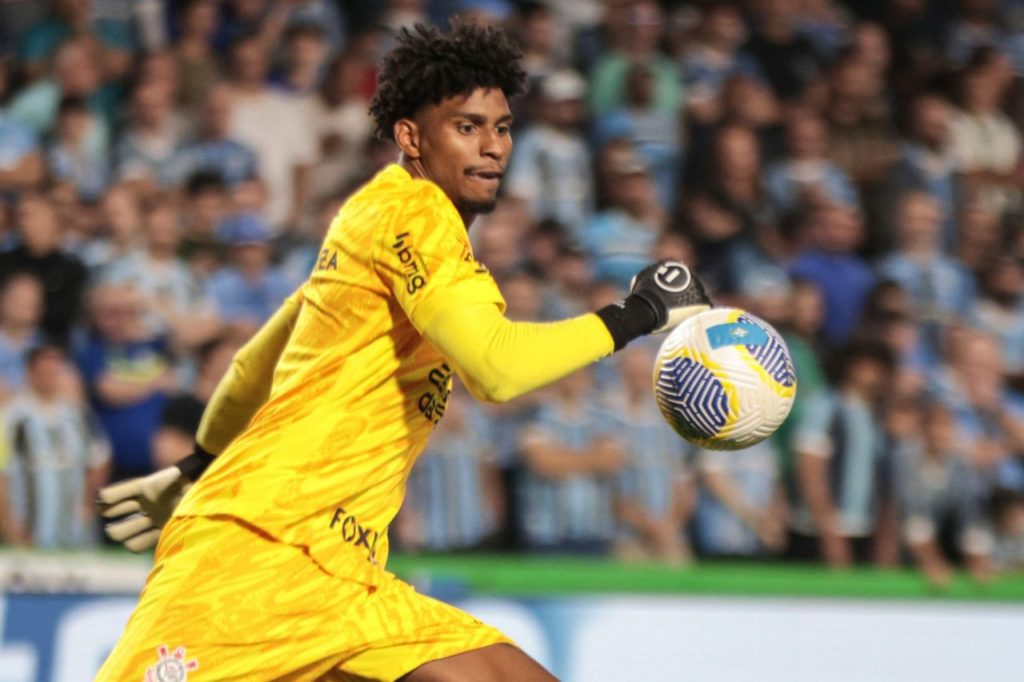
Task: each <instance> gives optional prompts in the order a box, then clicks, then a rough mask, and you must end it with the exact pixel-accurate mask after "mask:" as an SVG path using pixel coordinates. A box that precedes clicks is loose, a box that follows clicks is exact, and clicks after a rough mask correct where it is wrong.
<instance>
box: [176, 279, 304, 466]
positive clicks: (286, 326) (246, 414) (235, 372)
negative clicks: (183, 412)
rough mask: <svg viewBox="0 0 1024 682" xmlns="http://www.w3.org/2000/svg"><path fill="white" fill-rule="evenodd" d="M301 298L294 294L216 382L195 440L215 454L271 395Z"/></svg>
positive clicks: (236, 434) (243, 347) (225, 445)
mask: <svg viewBox="0 0 1024 682" xmlns="http://www.w3.org/2000/svg"><path fill="white" fill-rule="evenodd" d="M301 301H302V298H301V296H299V295H296V294H293V295H292V296H290V297H289V298H288V299H287V300H285V302H284V304H283V305H282V306H281V307H280V308H278V309H277V312H276V313H274V315H273V316H272V317H271V318H270V319H269V320H267V322H266V323H265V324H264V325H263V327H261V328H260V330H259V331H258V332H256V334H255V336H253V337H252V338H251V339H249V342H248V343H246V344H245V345H244V346H242V348H241V349H239V351H238V352H237V353H235V357H234V359H233V360H232V362H231V366H230V367H229V368H228V371H227V373H226V374H225V375H224V377H223V378H222V379H221V380H220V383H218V384H217V388H216V389H214V391H213V395H212V396H211V397H210V403H209V404H208V405H207V406H206V410H204V411H203V419H202V421H200V422H199V430H198V432H197V433H196V443H197V444H198V445H199V446H200V447H201V448H202V449H203V450H205V451H206V452H208V453H210V454H213V455H216V454H218V453H220V452H222V451H223V450H224V449H225V448H227V446H228V444H230V443H231V441H233V440H234V439H235V437H236V436H238V434H239V433H241V432H242V429H244V428H245V427H246V425H248V423H249V420H250V419H252V417H253V415H254V414H256V410H258V409H259V408H260V407H262V406H263V403H265V402H266V401H267V398H268V397H269V396H270V388H271V385H272V384H273V379H274V369H275V368H276V367H277V360H278V358H280V357H281V352H282V351H284V347H285V344H287V343H288V337H289V336H291V333H292V329H293V328H294V326H295V320H296V319H298V316H299V310H300V309H301V307H302V306H301Z"/></svg>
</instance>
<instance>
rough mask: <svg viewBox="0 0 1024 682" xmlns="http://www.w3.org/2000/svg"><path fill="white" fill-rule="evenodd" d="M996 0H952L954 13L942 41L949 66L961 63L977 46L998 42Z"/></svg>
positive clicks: (990, 46)
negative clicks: (954, 0) (953, 0)
mask: <svg viewBox="0 0 1024 682" xmlns="http://www.w3.org/2000/svg"><path fill="white" fill-rule="evenodd" d="M999 4H1000V3H998V2H994V1H993V0H959V2H957V3H955V5H956V10H955V11H956V14H955V15H954V17H953V20H952V22H951V23H950V26H949V32H948V35H947V36H946V39H945V41H944V44H945V56H946V61H947V62H948V63H949V64H950V65H951V66H954V67H958V66H964V65H965V64H966V63H967V62H968V61H969V60H970V58H971V56H972V55H974V54H975V53H976V52H977V50H979V49H980V48H986V47H988V48H993V47H999V46H1000V45H1001V44H1002V42H1003V31H1002V29H1001V28H1000V25H999V18H1000V17H999Z"/></svg>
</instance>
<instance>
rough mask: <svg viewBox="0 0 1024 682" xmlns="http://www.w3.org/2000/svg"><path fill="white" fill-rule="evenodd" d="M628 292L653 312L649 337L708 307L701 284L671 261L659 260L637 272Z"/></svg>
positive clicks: (692, 275) (669, 328)
mask: <svg viewBox="0 0 1024 682" xmlns="http://www.w3.org/2000/svg"><path fill="white" fill-rule="evenodd" d="M629 293H630V298H632V297H633V296H636V297H638V298H640V299H642V300H643V301H644V302H645V303H646V304H647V305H649V306H650V307H651V308H652V309H653V310H654V314H655V316H656V318H657V322H656V324H655V327H654V331H653V332H652V333H653V334H660V333H661V332H666V331H669V330H671V329H674V328H675V327H676V326H677V325H679V323H680V322H682V321H683V320H685V319H687V318H689V317H692V316H693V315H696V314H697V313H699V312H703V311H705V310H708V309H709V308H711V299H710V298H708V295H707V293H705V291H704V285H703V284H702V283H701V281H700V280H699V279H697V276H696V275H694V274H693V273H692V272H690V268H688V267H686V265H684V264H683V263H680V262H679V261H674V260H663V261H659V262H657V263H655V264H654V265H648V266H647V267H646V268H644V269H643V270H641V271H640V272H638V273H637V275H636V277H634V278H633V282H632V283H631V285H630V287H629ZM627 300H628V299H627Z"/></svg>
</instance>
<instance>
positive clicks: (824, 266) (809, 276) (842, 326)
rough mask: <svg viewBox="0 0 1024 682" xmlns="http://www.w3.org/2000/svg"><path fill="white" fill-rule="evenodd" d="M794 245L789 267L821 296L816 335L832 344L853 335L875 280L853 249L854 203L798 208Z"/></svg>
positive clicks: (858, 229) (858, 223) (857, 220)
mask: <svg viewBox="0 0 1024 682" xmlns="http://www.w3.org/2000/svg"><path fill="white" fill-rule="evenodd" d="M802 231H803V235H802V238H801V241H802V242H803V248H801V249H800V251H799V253H798V254H797V256H796V258H795V259H794V261H793V263H792V265H790V268H789V273H790V275H791V276H793V277H797V278H800V279H804V280H807V281H808V282H813V283H814V284H815V285H816V286H817V287H818V288H819V289H820V290H821V294H822V296H823V298H824V300H825V321H824V324H823V325H822V335H823V338H824V340H825V342H826V343H828V344H829V345H831V346H833V347H834V346H838V345H841V344H842V343H844V342H845V341H847V340H849V339H850V337H851V336H852V335H853V332H854V330H855V329H856V326H857V321H858V320H859V318H860V314H861V310H862V309H863V306H864V301H865V299H866V297H867V295H868V292H869V291H870V290H871V288H872V287H873V286H874V284H875V275H874V273H873V272H872V270H871V267H870V266H869V265H868V264H867V263H865V262H864V260H863V259H862V258H860V256H858V255H857V248H858V247H859V246H860V243H861V240H862V239H863V236H864V223H863V219H862V217H861V215H860V214H859V212H858V211H857V209H855V208H848V207H844V206H837V205H833V204H823V205H820V206H816V207H813V208H808V209H807V211H806V212H805V214H804V223H803V227H802Z"/></svg>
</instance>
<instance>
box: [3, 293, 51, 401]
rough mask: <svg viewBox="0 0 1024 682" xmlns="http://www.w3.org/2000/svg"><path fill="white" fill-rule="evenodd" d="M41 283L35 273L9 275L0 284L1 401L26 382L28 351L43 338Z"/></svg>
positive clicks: (5, 399)
mask: <svg viewBox="0 0 1024 682" xmlns="http://www.w3.org/2000/svg"><path fill="white" fill-rule="evenodd" d="M42 317H43V283H42V282H40V281H39V280H38V279H37V278H36V277H35V276H34V275H30V274H28V273H20V274H15V275H12V276H11V277H8V278H7V279H6V280H4V281H3V283H2V286H0V405H2V404H3V403H4V402H6V401H7V399H8V398H10V397H11V396H12V395H13V394H14V392H15V391H17V390H19V389H20V388H21V387H22V386H23V385H24V384H25V361H26V359H27V358H28V354H29V351H30V350H31V349H32V348H34V347H35V346H37V345H39V344H40V343H42V341H43V335H42V332H41V331H40V329H39V322H40V321H41V320H42Z"/></svg>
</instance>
